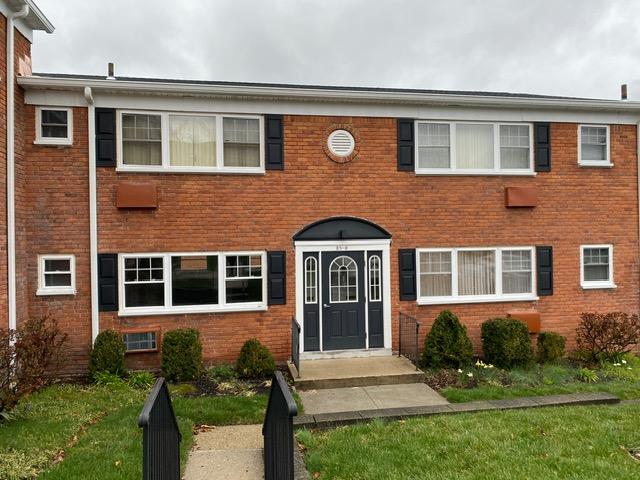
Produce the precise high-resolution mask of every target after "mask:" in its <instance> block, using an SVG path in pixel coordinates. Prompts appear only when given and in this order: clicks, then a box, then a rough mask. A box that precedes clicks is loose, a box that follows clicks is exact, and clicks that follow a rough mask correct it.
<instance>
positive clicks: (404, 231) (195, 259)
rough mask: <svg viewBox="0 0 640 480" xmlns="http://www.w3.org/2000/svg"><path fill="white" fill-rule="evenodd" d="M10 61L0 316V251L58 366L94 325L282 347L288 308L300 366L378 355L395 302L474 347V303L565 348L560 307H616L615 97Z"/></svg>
mask: <svg viewBox="0 0 640 480" xmlns="http://www.w3.org/2000/svg"><path fill="white" fill-rule="evenodd" d="M9 4H11V5H13V4H24V5H27V4H28V5H32V4H31V2H27V1H21V2H18V1H16V2H6V5H5V4H4V3H3V5H4V6H5V10H6V9H7V5H9ZM16 8H17V7H16ZM3 13H5V12H3ZM5 16H6V13H5ZM27 18H28V17H27ZM40 21H41V22H43V20H42V19H41V20H40ZM3 22H4V17H3ZM3 25H4V23H3ZM36 27H37V28H43V29H47V28H48V27H47V26H46V25H45V24H43V25H40V26H39V27H38V25H37V24H36V23H35V20H34V23H32V24H31V28H36ZM5 36H6V35H5ZM17 36H18V37H19V38H18V39H17V41H16V46H15V48H16V64H17V62H18V59H22V63H23V64H24V65H28V64H30V62H29V47H30V43H29V38H27V37H22V36H20V35H17ZM21 65H22V64H21ZM2 68H3V69H4V70H3V71H6V66H3V67H2ZM16 75H17V87H16V93H15V98H16V102H15V122H16V128H15V140H14V141H15V152H16V155H15V179H16V180H15V187H14V188H15V249H14V250H13V252H12V251H10V252H8V253H7V252H6V251H5V250H6V246H7V244H8V243H7V241H6V239H5V237H4V234H5V231H4V229H3V230H2V232H0V235H3V236H2V238H0V249H3V250H2V252H0V253H1V256H0V288H1V291H0V308H2V310H3V311H7V312H9V304H10V296H11V295H10V294H9V293H8V288H7V285H9V284H10V283H11V276H10V275H8V273H7V259H9V260H8V261H9V262H11V256H12V254H13V255H15V265H16V276H15V278H16V284H17V288H16V290H15V318H16V321H17V322H18V323H19V322H20V321H23V320H24V319H25V318H28V317H30V316H38V315H43V314H50V315H52V316H53V317H55V318H57V319H58V321H59V322H60V324H61V325H62V326H63V328H64V329H65V331H67V333H68V334H69V337H70V350H71V353H72V357H71V359H72V360H71V361H70V363H69V370H70V371H75V372H81V371H83V370H84V369H85V368H86V360H87V355H88V352H89V349H90V346H91V342H92V339H93V338H95V336H96V335H97V334H98V332H99V331H101V330H104V329H108V328H115V329H117V330H118V331H120V332H122V333H123V335H125V339H126V343H127V345H128V348H129V350H130V355H128V363H129V364H130V366H132V367H155V366H157V365H158V364H159V354H158V352H157V349H158V347H159V345H160V344H161V340H162V334H163V332H166V331H167V330H170V329H174V328H177V327H187V326H189V327H195V328H197V329H198V330H199V331H200V332H201V335H202V340H203V345H204V356H205V359H206V361H207V362H214V361H220V360H233V359H234V358H235V357H236V355H237V353H238V351H239V349H240V347H241V345H242V343H243V342H244V341H245V340H246V339H247V338H249V337H254V336H255V337H258V338H259V339H260V340H261V341H263V342H264V343H265V344H266V345H267V346H268V347H269V348H270V349H271V350H272V351H273V352H274V354H275V355H276V357H277V359H278V360H281V361H283V360H285V359H287V358H288V357H289V355H290V354H291V345H292V319H297V321H298V323H299V324H300V328H301V331H300V334H299V342H300V346H301V351H302V356H303V358H304V357H307V358H314V357H328V356H335V355H354V356H355V355H388V354H391V353H392V351H394V350H397V348H398V341H399V322H398V318H399V315H400V313H404V314H407V315H410V316H412V317H414V318H416V319H418V321H420V322H421V323H422V328H421V332H422V333H421V334H422V336H424V334H425V333H426V332H427V331H428V329H429V326H430V325H431V323H432V322H433V320H434V318H435V316H436V315H437V314H438V312H439V311H441V310H442V309H445V308H447V309H450V310H452V311H453V312H454V313H456V314H457V315H458V316H459V317H460V319H461V320H462V321H463V322H464V323H465V324H466V325H467V326H468V330H469V334H470V336H471V338H472V341H473V342H474V345H475V348H476V349H478V350H479V347H480V345H479V330H480V328H479V327H480V323H481V322H483V321H484V320H486V319H488V318H491V317H495V316H503V315H507V314H512V315H514V316H519V317H522V318H525V317H526V318H528V319H529V320H530V321H531V327H532V330H537V328H538V326H537V323H538V322H539V328H540V329H542V330H545V331H555V332H559V333H561V334H563V335H565V336H567V337H568V338H569V343H570V346H572V344H573V340H574V331H575V327H576V326H577V324H578V321H579V315H580V313H581V312H583V311H612V310H623V311H627V312H637V311H638V304H639V301H640V299H639V293H638V291H639V281H640V278H639V273H640V271H639V261H638V240H639V239H638V225H639V223H638V153H637V152H638V121H639V120H640V105H639V104H637V103H634V102H627V101H612V100H593V99H576V98H564V97H550V96H541V95H523V94H507V93H479V92H456V91H430V90H403V89H372V88H344V87H310V86H299V85H270V84H249V83H246V84H244V83H228V82H201V81H182V80H181V81H176V80H163V79H142V78H124V77H101V76H89V75H56V74H47V75H40V74H31V73H30V71H28V70H27V69H24V68H23V70H20V68H18V67H16ZM2 88H4V90H2V94H3V101H4V100H5V99H6V87H5V86H3V87H2ZM0 124H1V127H0V128H5V127H6V122H5V121H4V119H3V121H2V122H0ZM3 139H4V137H3ZM2 141H3V140H0V142H2ZM0 148H1V149H2V151H3V154H4V153H5V151H6V149H5V144H3V143H0ZM6 165H7V164H6V163H5V162H1V164H0V169H1V170H0V174H2V175H3V176H6V171H5V170H4V169H5V167H6ZM0 185H2V187H0V188H2V189H4V186H5V182H0ZM4 193H6V192H0V194H1V197H0V198H2V203H0V205H1V206H2V212H3V215H4V213H6V211H7V209H6V205H5V203H4V199H5V198H7V197H6V196H5V195H4ZM7 231H9V236H10V235H11V232H10V230H7ZM7 279H8V281H7ZM9 324H11V323H9Z"/></svg>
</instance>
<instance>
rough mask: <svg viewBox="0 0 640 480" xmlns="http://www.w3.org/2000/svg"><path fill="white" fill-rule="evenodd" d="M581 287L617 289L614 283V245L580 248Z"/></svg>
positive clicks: (583, 246) (584, 246)
mask: <svg viewBox="0 0 640 480" xmlns="http://www.w3.org/2000/svg"><path fill="white" fill-rule="evenodd" d="M580 285H581V286H582V288H585V289H590V288H616V285H615V283H613V245H582V246H581V247H580Z"/></svg>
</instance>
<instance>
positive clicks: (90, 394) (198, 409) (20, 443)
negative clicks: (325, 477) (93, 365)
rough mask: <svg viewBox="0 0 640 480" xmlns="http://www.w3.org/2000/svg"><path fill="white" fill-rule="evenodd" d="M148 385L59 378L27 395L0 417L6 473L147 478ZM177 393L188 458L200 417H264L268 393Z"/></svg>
mask: <svg viewBox="0 0 640 480" xmlns="http://www.w3.org/2000/svg"><path fill="white" fill-rule="evenodd" d="M147 393H148V390H139V389H134V388H131V387H129V386H127V385H123V386H79V385H57V386H53V387H49V388H46V389H44V390H42V391H40V392H38V393H36V394H34V395H32V396H31V397H29V398H27V399H24V400H23V401H22V402H21V403H20V404H19V405H18V407H17V409H16V410H15V413H16V415H17V418H16V419H15V420H13V421H10V422H8V423H6V424H0V478H2V479H3V480H17V479H28V478H35V476H36V475H38V474H39V476H38V478H43V479H46V480H50V479H76V478H78V479H80V478H83V479H101V480H102V479H106V480H108V479H114V480H115V479H123V478H141V476H142V430H141V429H140V428H138V415H139V414H140V410H141V409H142V405H143V403H144V400H145V398H146V395H147ZM173 400H174V408H175V412H176V415H177V416H178V420H179V424H180V431H181V432H182V439H183V441H182V456H183V461H184V460H186V454H187V452H188V450H189V448H190V447H191V443H192V431H193V426H194V425H195V424H207V425H227V424H239V423H259V422H261V421H262V419H263V415H264V409H265V406H266V401H267V396H266V395H263V394H258V395H253V396H244V397H228V396H218V397H188V396H179V395H176V394H174V398H173Z"/></svg>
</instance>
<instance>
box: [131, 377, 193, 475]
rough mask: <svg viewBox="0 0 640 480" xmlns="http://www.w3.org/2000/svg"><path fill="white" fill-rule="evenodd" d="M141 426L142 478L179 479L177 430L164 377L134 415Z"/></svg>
mask: <svg viewBox="0 0 640 480" xmlns="http://www.w3.org/2000/svg"><path fill="white" fill-rule="evenodd" d="M138 426H139V427H141V428H142V478H143V480H160V479H161V480H180V441H181V440H182V436H181V435H180V429H179V428H178V420H177V419H176V415H175V413H174V411H173V405H172V404H171V397H170V396H169V390H168V388H167V385H166V383H165V381H164V378H159V379H158V380H157V381H156V383H155V385H154V386H153V388H152V389H151V393H149V396H148V397H147V400H146V402H145V403H144V407H142V411H141V412H140V416H139V417H138Z"/></svg>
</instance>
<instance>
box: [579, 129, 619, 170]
mask: <svg viewBox="0 0 640 480" xmlns="http://www.w3.org/2000/svg"><path fill="white" fill-rule="evenodd" d="M578 163H579V164H580V165H584V166H590V167H610V166H611V165H612V164H611V161H610V158H609V126H608V125H580V126H579V127H578Z"/></svg>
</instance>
